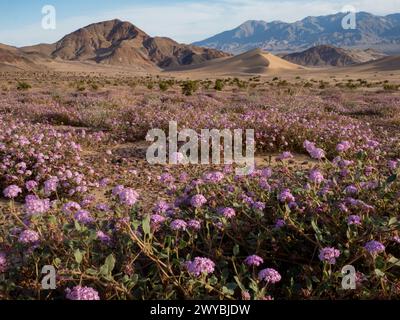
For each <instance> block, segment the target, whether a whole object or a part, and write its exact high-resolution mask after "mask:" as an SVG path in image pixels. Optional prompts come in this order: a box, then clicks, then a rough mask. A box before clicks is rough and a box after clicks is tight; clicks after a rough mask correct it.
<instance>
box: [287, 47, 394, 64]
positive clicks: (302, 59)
mask: <svg viewBox="0 0 400 320" xmlns="http://www.w3.org/2000/svg"><path fill="white" fill-rule="evenodd" d="M385 56H386V55H385V54H384V53H382V52H379V51H376V50H373V49H365V50H363V49H342V48H337V47H334V46H330V45H320V46H315V47H312V48H309V49H307V50H304V51H302V52H294V53H290V54H287V55H281V57H282V58H283V59H285V60H287V61H290V62H292V63H295V64H298V65H302V66H308V67H327V66H330V67H344V66H349V65H353V64H358V63H364V62H368V61H372V60H377V59H380V58H383V57H385Z"/></svg>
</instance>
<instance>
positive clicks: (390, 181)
mask: <svg viewBox="0 0 400 320" xmlns="http://www.w3.org/2000/svg"><path fill="white" fill-rule="evenodd" d="M396 179H397V174H392V175H391V176H390V177H389V178H387V180H386V182H387V183H392V182H394V181H395V180H396Z"/></svg>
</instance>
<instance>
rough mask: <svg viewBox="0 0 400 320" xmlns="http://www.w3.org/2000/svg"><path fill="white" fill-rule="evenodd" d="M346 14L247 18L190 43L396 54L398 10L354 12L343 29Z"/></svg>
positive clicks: (237, 49)
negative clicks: (348, 27)
mask: <svg viewBox="0 0 400 320" xmlns="http://www.w3.org/2000/svg"><path fill="white" fill-rule="evenodd" d="M345 16H346V13H336V14H331V15H326V16H318V17H307V18H304V19H303V20H300V21H297V22H294V23H286V22H282V21H273V22H269V23H268V22H265V21H256V20H249V21H246V22H245V23H243V24H242V25H240V26H239V27H237V28H235V29H232V30H229V31H225V32H222V33H219V34H217V35H215V36H213V37H211V38H208V39H205V40H203V41H198V42H195V43H194V45H198V46H203V47H208V48H214V49H218V50H222V51H226V52H230V53H233V54H238V53H242V52H245V51H248V50H251V49H254V48H261V49H263V50H268V51H270V52H273V53H281V52H287V53H291V52H296V51H301V50H305V49H307V48H310V47H313V46H317V45H322V44H325V45H333V46H336V47H342V48H361V49H367V48H372V49H378V50H380V51H382V52H385V53H387V54H396V53H397V54H398V53H400V13H395V14H389V15H387V16H383V17H382V16H376V15H373V14H370V13H367V12H359V13H357V14H356V23H357V27H356V29H354V30H344V29H343V28H342V20H343V18H344V17H345Z"/></svg>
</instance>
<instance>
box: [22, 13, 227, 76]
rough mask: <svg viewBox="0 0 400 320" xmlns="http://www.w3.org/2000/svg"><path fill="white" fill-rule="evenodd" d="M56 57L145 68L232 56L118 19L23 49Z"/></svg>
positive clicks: (95, 24) (173, 65) (165, 66)
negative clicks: (150, 33) (53, 42)
mask: <svg viewBox="0 0 400 320" xmlns="http://www.w3.org/2000/svg"><path fill="white" fill-rule="evenodd" d="M21 50H22V51H24V52H30V53H31V54H32V53H35V54H41V55H43V54H44V55H46V54H47V55H48V56H50V57H51V58H53V59H59V60H67V61H84V62H88V61H89V62H96V63H101V64H109V65H126V66H135V67H140V68H142V69H143V70H153V69H154V70H155V69H158V68H169V67H175V66H178V65H187V64H193V63H200V62H203V61H206V60H210V59H215V58H220V57H225V56H229V55H228V54H226V53H223V52H220V51H218V50H213V49H207V48H199V47H196V46H191V45H184V44H179V43H177V42H175V41H173V40H171V39H169V38H161V37H156V38H152V37H150V36H149V35H147V34H146V33H145V32H144V31H142V30H140V29H139V28H137V27H136V26H134V25H133V24H131V23H129V22H123V21H120V20H118V19H116V20H110V21H104V22H99V23H94V24H91V25H89V26H86V27H84V28H81V29H79V30H77V31H75V32H72V33H70V34H68V35H66V36H65V37H63V38H62V39H61V40H60V41H58V42H57V43H55V44H52V45H43V44H42V45H38V46H31V47H25V48H22V49H21Z"/></svg>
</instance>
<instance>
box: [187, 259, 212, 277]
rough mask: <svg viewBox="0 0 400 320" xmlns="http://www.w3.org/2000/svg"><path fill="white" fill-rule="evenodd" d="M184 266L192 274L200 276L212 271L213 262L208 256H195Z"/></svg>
mask: <svg viewBox="0 0 400 320" xmlns="http://www.w3.org/2000/svg"><path fill="white" fill-rule="evenodd" d="M186 268H187V270H188V272H189V273H191V274H192V275H194V276H196V277H200V276H201V275H202V274H204V275H209V274H210V273H213V272H214V268H215V263H214V262H213V261H211V260H210V259H208V258H202V257H196V258H194V260H193V261H187V262H186Z"/></svg>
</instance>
